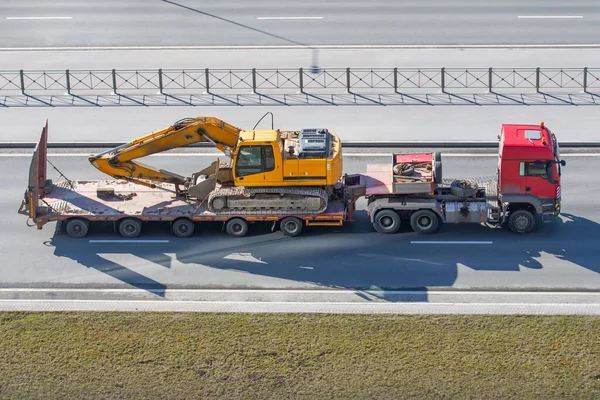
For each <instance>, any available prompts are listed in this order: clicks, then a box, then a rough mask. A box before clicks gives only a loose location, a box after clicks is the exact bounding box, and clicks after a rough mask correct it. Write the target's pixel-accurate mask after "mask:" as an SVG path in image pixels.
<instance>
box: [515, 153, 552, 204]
mask: <svg viewBox="0 0 600 400" xmlns="http://www.w3.org/2000/svg"><path fill="white" fill-rule="evenodd" d="M552 168H554V165H552V164H547V163H546V161H522V162H521V164H520V167H519V175H521V176H522V177H524V178H525V182H524V183H525V187H524V191H523V194H532V195H534V196H537V197H539V198H540V199H553V198H554V197H555V191H556V189H555V187H556V185H555V184H554V183H552V181H551V178H552V175H554V172H555V171H550V170H549V169H552ZM554 179H556V177H554Z"/></svg>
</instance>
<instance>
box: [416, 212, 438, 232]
mask: <svg viewBox="0 0 600 400" xmlns="http://www.w3.org/2000/svg"><path fill="white" fill-rule="evenodd" d="M410 226H411V227H412V229H413V230H414V231H415V232H417V233H424V234H431V233H434V232H436V231H437V230H438V228H439V227H440V219H439V217H438V216H437V214H436V213H434V212H433V211H431V210H419V211H416V212H414V213H413V214H412V215H411V216H410Z"/></svg>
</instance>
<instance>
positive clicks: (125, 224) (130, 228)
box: [119, 218, 142, 239]
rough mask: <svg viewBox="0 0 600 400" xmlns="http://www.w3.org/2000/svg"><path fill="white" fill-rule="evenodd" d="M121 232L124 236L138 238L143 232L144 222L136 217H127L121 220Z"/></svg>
mask: <svg viewBox="0 0 600 400" xmlns="http://www.w3.org/2000/svg"><path fill="white" fill-rule="evenodd" d="M119 233H120V234H121V236H122V237H124V238H128V239H132V238H136V237H138V236H140V233H142V222H141V221H140V220H138V219H136V218H125V219H124V220H122V221H121V222H119Z"/></svg>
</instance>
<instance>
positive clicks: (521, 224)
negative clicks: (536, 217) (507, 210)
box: [515, 215, 529, 230]
mask: <svg viewBox="0 0 600 400" xmlns="http://www.w3.org/2000/svg"><path fill="white" fill-rule="evenodd" d="M515 226H516V227H517V229H519V230H525V229H527V228H528V227H529V218H527V216H526V215H519V216H518V217H517V218H515Z"/></svg>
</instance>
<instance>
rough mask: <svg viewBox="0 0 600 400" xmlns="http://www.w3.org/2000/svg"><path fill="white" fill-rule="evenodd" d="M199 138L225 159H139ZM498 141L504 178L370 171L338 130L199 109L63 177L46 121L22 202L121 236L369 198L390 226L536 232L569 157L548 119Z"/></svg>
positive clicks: (323, 219)
mask: <svg viewBox="0 0 600 400" xmlns="http://www.w3.org/2000/svg"><path fill="white" fill-rule="evenodd" d="M198 142H209V143H212V144H213V145H214V146H215V147H216V148H218V149H219V150H221V151H222V152H223V153H224V154H225V155H226V156H227V157H228V158H229V160H228V161H225V162H221V160H219V159H217V160H216V161H215V162H213V163H212V164H211V165H210V166H208V167H206V168H204V169H203V170H201V171H198V172H195V173H192V174H191V175H190V176H189V177H184V176H181V175H178V174H174V173H171V172H168V171H164V170H162V169H157V168H153V167H151V166H149V165H146V164H142V163H140V162H137V161H134V159H136V158H140V157H144V156H148V155H151V154H155V153H158V152H162V151H167V150H170V149H174V148H178V147H183V146H187V145H190V144H192V143H198ZM498 143H499V146H498V167H497V171H496V176H495V177H493V178H492V179H488V180H485V181H481V180H479V181H478V180H470V179H450V180H449V179H445V178H444V177H443V176H442V169H443V168H442V158H441V153H440V152H425V153H392V154H390V160H389V162H388V163H384V164H370V165H368V167H367V171H366V173H358V174H345V173H343V146H342V142H341V140H340V139H339V137H338V136H337V134H336V133H335V132H334V131H331V130H329V129H326V128H319V129H312V128H307V129H301V130H291V131H281V130H279V129H277V130H275V129H270V130H255V129H252V130H241V129H239V128H237V127H234V126H233V125H230V124H227V123H226V122H224V121H221V120H219V119H217V118H214V117H196V118H186V119H183V120H180V121H177V122H176V123H174V124H173V125H171V126H169V127H168V128H165V129H162V130H159V131H157V132H153V133H151V134H149V135H146V136H143V137H141V138H139V139H135V140H133V141H131V142H129V143H126V144H123V145H121V146H118V147H116V148H114V149H110V150H107V151H104V152H101V153H98V154H95V155H91V156H90V157H89V161H90V163H91V164H92V165H93V166H94V167H96V168H97V169H98V170H100V171H101V172H104V173H106V174H107V175H110V176H111V177H112V179H100V180H69V179H66V178H65V179H64V180H63V181H57V182H54V181H53V180H52V179H48V177H47V168H46V164H47V157H48V152H47V148H48V121H47V120H46V123H45V125H44V127H43V129H42V133H41V136H40V140H39V142H38V144H37V145H36V147H35V149H34V152H33V156H32V160H31V164H30V169H29V181H28V185H27V189H26V191H25V194H24V198H23V199H22V201H21V206H20V207H19V210H18V212H19V213H20V214H22V215H25V216H27V217H28V221H31V223H30V224H29V225H31V226H36V227H37V229H42V227H43V226H44V225H45V224H47V223H49V222H54V221H55V222H57V223H58V224H59V228H60V229H61V230H63V229H64V231H66V233H67V234H68V235H69V236H71V237H73V238H82V237H85V236H87V234H88V232H89V230H90V225H91V224H93V223H95V222H99V221H109V222H112V223H113V227H114V230H115V231H116V232H118V233H119V234H120V235H121V236H122V237H124V238H136V237H138V236H139V235H140V234H141V233H142V231H143V227H144V225H145V224H149V223H152V222H156V221H163V222H169V223H170V230H171V232H172V234H173V235H175V236H176V237H180V238H186V237H191V236H192V235H193V234H194V232H195V229H196V226H197V225H198V224H199V223H204V222H210V221H213V222H219V223H222V224H223V225H222V226H223V230H224V231H225V232H226V233H227V234H228V235H230V236H233V237H242V236H245V235H246V234H247V233H248V229H249V226H250V225H251V224H254V223H259V222H266V223H270V224H272V229H273V230H274V229H275V228H276V227H279V229H280V230H281V231H282V232H283V233H284V234H285V235H288V236H298V235H299V234H300V233H301V232H302V229H303V227H304V226H342V225H344V224H345V223H347V222H353V221H354V219H353V213H354V211H355V210H356V202H357V201H358V200H359V199H361V198H364V199H366V201H367V213H368V215H369V218H370V222H371V225H372V227H373V228H374V229H375V230H376V231H377V232H379V233H382V234H392V233H396V232H398V230H399V229H400V227H401V226H403V225H404V224H407V225H410V227H411V228H412V229H413V230H414V231H416V232H418V233H423V234H432V233H435V232H437V231H438V230H439V228H440V226H441V225H442V224H463V223H478V224H482V223H483V224H488V225H491V226H507V227H508V228H509V229H510V230H511V231H513V232H517V233H527V232H530V231H532V230H533V229H534V228H535V227H536V224H537V221H538V220H541V221H542V222H545V223H548V222H552V221H553V220H554V218H555V217H557V216H558V215H559V213H560V204H561V190H560V184H561V166H563V167H564V166H565V165H566V163H565V162H564V160H561V159H560V154H559V147H558V142H557V140H556V136H555V135H554V133H552V132H551V131H550V130H549V129H548V128H547V127H546V126H544V124H543V123H541V124H539V125H524V124H521V125H517V124H503V125H502V126H501V131H500V134H499V135H498ZM61 175H62V174H61Z"/></svg>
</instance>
